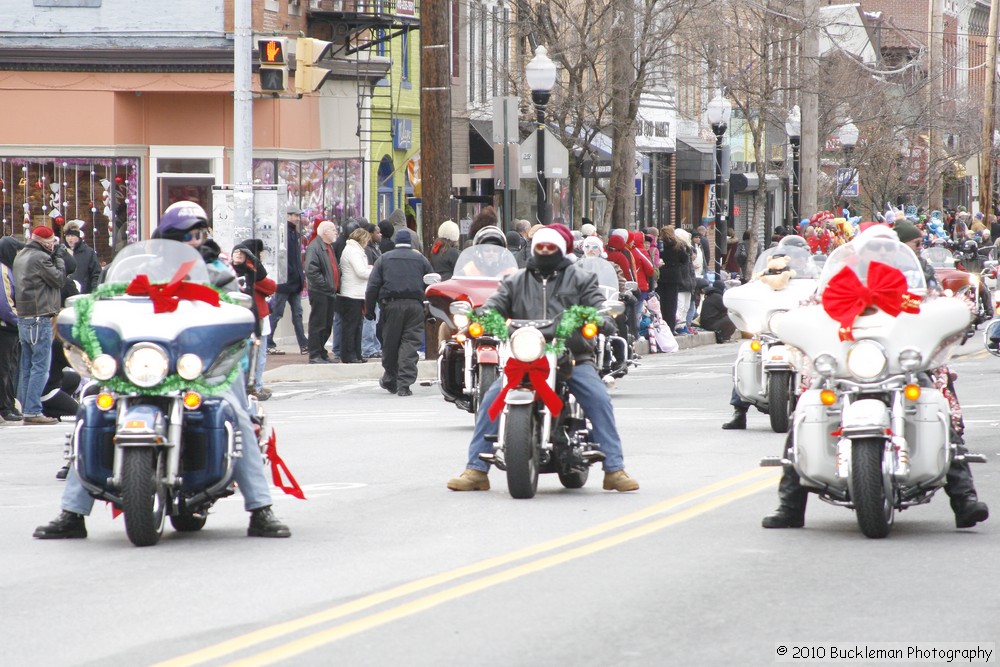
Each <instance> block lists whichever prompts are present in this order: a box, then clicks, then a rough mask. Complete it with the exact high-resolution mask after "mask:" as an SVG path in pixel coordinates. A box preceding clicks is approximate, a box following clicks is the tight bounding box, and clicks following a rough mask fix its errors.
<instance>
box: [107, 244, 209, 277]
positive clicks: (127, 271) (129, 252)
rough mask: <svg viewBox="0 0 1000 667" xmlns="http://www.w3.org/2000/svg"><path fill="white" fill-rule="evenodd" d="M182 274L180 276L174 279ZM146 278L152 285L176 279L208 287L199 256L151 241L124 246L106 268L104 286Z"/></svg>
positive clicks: (186, 248)
mask: <svg viewBox="0 0 1000 667" xmlns="http://www.w3.org/2000/svg"><path fill="white" fill-rule="evenodd" d="M182 270H183V274H182V275H180V276H177V274H178V272H181V271H182ZM139 275H145V276H146V277H148V278H149V282H151V283H166V282H170V281H171V280H173V279H174V278H175V277H179V278H180V279H183V280H186V281H188V282H194V283H209V282H210V279H209V275H208V269H207V268H206V266H205V262H204V261H203V260H202V258H201V254H199V252H198V251H197V250H195V249H194V248H192V247H191V246H189V245H186V244H184V243H180V242H178V241H167V240H165V239H151V240H149V241H139V242H138V243H133V244H131V245H128V246H125V247H124V248H123V249H122V250H121V251H120V252H119V253H118V254H117V255H115V259H114V261H112V262H111V264H110V265H109V266H108V269H107V272H106V273H105V276H104V282H106V283H130V282H132V280H133V279H134V278H135V277H136V276H139Z"/></svg>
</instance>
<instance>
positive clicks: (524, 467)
mask: <svg viewBox="0 0 1000 667" xmlns="http://www.w3.org/2000/svg"><path fill="white" fill-rule="evenodd" d="M537 440H538V427H537V425H536V422H535V407H534V406H533V405H512V406H510V407H509V410H508V413H507V419H506V424H505V426H504V442H503V449H504V461H505V462H506V464H507V490H508V491H510V495H511V496H512V497H514V498H534V497H535V491H536V490H537V489H538V443H537Z"/></svg>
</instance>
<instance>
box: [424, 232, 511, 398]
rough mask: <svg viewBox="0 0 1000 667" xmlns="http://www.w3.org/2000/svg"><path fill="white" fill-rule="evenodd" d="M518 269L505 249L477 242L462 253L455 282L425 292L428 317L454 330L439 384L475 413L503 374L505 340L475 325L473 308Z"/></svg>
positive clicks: (444, 349)
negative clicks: (470, 315)
mask: <svg viewBox="0 0 1000 667" xmlns="http://www.w3.org/2000/svg"><path fill="white" fill-rule="evenodd" d="M515 271H517V260H516V259H515V258H514V255H513V254H512V253H511V252H510V251H509V250H507V249H506V248H503V247H501V246H497V245H491V244H481V245H474V246H470V247H469V248H466V249H465V250H463V251H462V253H461V254H460V255H459V257H458V260H457V262H456V263H455V273H454V275H453V276H452V278H451V279H450V280H445V281H435V282H432V284H430V285H428V287H427V289H426V290H425V292H424V294H425V297H426V299H425V301H424V303H425V309H426V311H427V314H428V317H429V318H433V319H435V320H438V321H440V322H446V323H447V324H448V325H449V326H450V328H451V330H452V331H454V332H455V333H454V334H453V335H451V336H450V337H449V338H447V339H446V340H442V341H441V342H440V343H439V348H438V387H439V388H440V390H441V394H442V395H443V396H444V400H446V401H448V402H449V403H454V404H455V406H456V407H458V408H459V409H462V410H465V411H467V412H471V413H472V414H476V412H477V411H478V410H479V405H480V403H481V402H482V396H483V394H484V393H486V390H487V389H489V388H490V385H492V384H493V383H494V382H496V380H497V378H498V377H500V372H501V367H500V355H499V352H498V346H499V343H500V341H499V340H498V339H497V338H496V337H495V336H492V335H489V334H488V333H486V332H485V331H483V329H482V327H481V326H470V323H469V318H468V312H469V311H471V310H472V309H474V308H478V307H480V306H482V305H483V304H484V303H486V300H487V299H488V298H489V297H490V295H492V294H493V293H494V292H496V290H497V285H499V284H500V281H501V280H502V279H503V277H504V276H506V275H509V274H511V273H514V272H515Z"/></svg>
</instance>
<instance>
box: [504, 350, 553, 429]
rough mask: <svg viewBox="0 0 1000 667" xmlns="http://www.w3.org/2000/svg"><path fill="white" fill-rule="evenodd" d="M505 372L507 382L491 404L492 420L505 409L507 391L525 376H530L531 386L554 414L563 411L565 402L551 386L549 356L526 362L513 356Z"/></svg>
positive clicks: (518, 383)
mask: <svg viewBox="0 0 1000 667" xmlns="http://www.w3.org/2000/svg"><path fill="white" fill-rule="evenodd" d="M503 374H504V375H505V376H506V377H507V383H506V384H505V385H504V387H503V389H501V390H500V393H499V394H497V397H496V400H495V401H493V405H491V406H490V411H489V415H490V420H491V421H492V420H495V419H496V418H497V416H498V415H499V414H500V412H501V411H502V410H503V406H504V399H505V398H506V397H507V392H508V391H510V390H511V389H514V388H515V387H518V386H520V385H521V381H522V380H524V376H525V375H527V376H528V382H529V383H530V384H531V388H532V389H534V390H535V391H536V392H538V396H539V397H540V398H541V399H542V403H544V404H545V407H547V408H548V409H549V412H551V413H552V414H553V415H558V414H559V413H560V412H562V408H563V402H562V399H561V398H559V396H558V395H557V394H556V392H554V391H553V390H552V387H550V386H549V360H548V357H542V358H541V359H538V360H537V361H532V362H529V363H525V362H523V361H518V360H517V359H514V358H511V359H508V360H507V364H506V365H505V366H504V369H503Z"/></svg>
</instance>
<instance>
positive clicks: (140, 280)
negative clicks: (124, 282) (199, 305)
mask: <svg viewBox="0 0 1000 667" xmlns="http://www.w3.org/2000/svg"><path fill="white" fill-rule="evenodd" d="M196 261H198V260H194V259H192V260H191V261H190V262H186V263H184V264H182V265H181V267H180V268H179V269H178V270H177V273H175V274H174V277H173V278H171V279H170V282H168V283H166V284H162V285H154V284H152V283H150V282H149V276H147V275H146V274H141V275H138V276H136V277H135V278H133V279H132V282H131V283H129V285H128V287H126V288H125V293H126V294H128V295H129V296H148V297H149V298H150V299H151V300H152V301H153V312H154V313H172V312H174V311H175V310H177V304H179V303H180V301H181V299H185V300H187V301H204V302H205V303H208V304H211V305H213V306H218V305H219V293H218V292H216V291H215V290H214V289H212V288H211V287H209V286H208V285H201V284H198V283H189V282H185V281H184V280H183V278H184V277H185V276H186V275H187V274H188V272H190V271H191V267H192V266H194V263H195V262H196Z"/></svg>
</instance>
